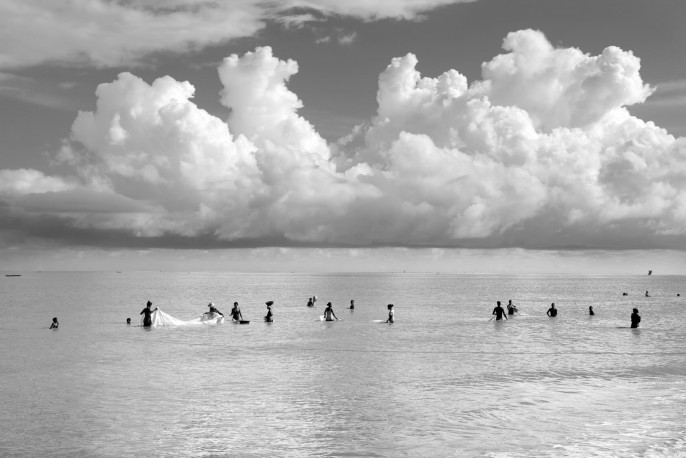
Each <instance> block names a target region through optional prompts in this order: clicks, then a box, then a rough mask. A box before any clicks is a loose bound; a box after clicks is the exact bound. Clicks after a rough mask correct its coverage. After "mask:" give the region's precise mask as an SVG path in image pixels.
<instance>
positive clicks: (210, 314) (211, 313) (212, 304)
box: [206, 302, 224, 318]
mask: <svg viewBox="0 0 686 458" xmlns="http://www.w3.org/2000/svg"><path fill="white" fill-rule="evenodd" d="M207 306H208V307H209V308H210V311H209V312H207V313H206V315H208V317H209V318H212V317H213V316H214V314H215V313H216V314H217V315H221V316H224V314H223V313H222V312H220V311H219V310H218V309H217V307H215V306H214V302H210V303H209V304H207Z"/></svg>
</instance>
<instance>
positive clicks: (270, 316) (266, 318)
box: [264, 301, 274, 323]
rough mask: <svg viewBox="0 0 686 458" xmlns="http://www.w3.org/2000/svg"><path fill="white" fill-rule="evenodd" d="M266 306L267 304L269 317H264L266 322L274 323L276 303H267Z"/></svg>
mask: <svg viewBox="0 0 686 458" xmlns="http://www.w3.org/2000/svg"><path fill="white" fill-rule="evenodd" d="M265 304H267V315H266V316H265V317H264V321H266V322H267V323H271V322H273V321H274V314H273V313H272V304H274V301H267V302H265Z"/></svg>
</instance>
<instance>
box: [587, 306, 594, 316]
mask: <svg viewBox="0 0 686 458" xmlns="http://www.w3.org/2000/svg"><path fill="white" fill-rule="evenodd" d="M588 314H589V315H595V313H594V312H593V306H592V305H589V306H588Z"/></svg>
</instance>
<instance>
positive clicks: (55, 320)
mask: <svg viewBox="0 0 686 458" xmlns="http://www.w3.org/2000/svg"><path fill="white" fill-rule="evenodd" d="M59 327H60V324H59V323H58V322H57V317H55V318H53V319H52V323H50V329H57V328H59Z"/></svg>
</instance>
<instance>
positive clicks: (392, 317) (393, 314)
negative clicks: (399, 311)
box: [386, 304, 395, 323]
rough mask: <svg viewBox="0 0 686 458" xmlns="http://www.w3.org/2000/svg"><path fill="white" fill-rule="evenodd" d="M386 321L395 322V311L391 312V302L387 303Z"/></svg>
mask: <svg viewBox="0 0 686 458" xmlns="http://www.w3.org/2000/svg"><path fill="white" fill-rule="evenodd" d="M386 323H395V313H394V312H393V304H388V319H387V320H386Z"/></svg>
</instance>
